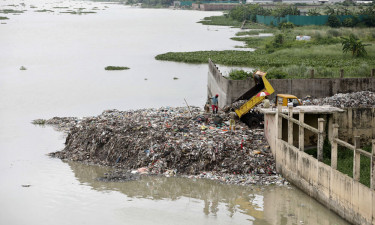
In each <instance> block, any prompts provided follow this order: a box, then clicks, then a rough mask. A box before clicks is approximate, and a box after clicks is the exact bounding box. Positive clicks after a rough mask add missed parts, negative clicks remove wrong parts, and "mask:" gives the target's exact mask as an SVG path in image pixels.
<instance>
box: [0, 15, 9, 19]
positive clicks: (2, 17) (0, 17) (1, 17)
mask: <svg viewBox="0 0 375 225" xmlns="http://www.w3.org/2000/svg"><path fill="white" fill-rule="evenodd" d="M0 20H9V18H8V17H4V16H0Z"/></svg>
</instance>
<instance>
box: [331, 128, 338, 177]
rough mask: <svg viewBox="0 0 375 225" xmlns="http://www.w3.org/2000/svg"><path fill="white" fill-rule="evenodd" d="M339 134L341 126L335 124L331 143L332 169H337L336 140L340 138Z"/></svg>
mask: <svg viewBox="0 0 375 225" xmlns="http://www.w3.org/2000/svg"><path fill="white" fill-rule="evenodd" d="M338 134H339V125H338V124H336V123H335V124H333V132H332V141H331V146H332V149H331V167H332V169H335V170H336V169H337V142H336V138H338Z"/></svg>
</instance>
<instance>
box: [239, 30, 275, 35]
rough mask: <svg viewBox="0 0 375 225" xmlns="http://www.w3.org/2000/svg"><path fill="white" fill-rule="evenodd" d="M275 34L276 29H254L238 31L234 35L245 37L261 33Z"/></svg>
mask: <svg viewBox="0 0 375 225" xmlns="http://www.w3.org/2000/svg"><path fill="white" fill-rule="evenodd" d="M275 32H277V30H276V29H270V28H269V29H256V30H249V31H240V32H237V33H236V36H245V35H259V34H261V33H275Z"/></svg>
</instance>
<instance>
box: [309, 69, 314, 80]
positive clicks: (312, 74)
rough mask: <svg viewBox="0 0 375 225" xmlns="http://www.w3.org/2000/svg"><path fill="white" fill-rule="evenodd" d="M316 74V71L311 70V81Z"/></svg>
mask: <svg viewBox="0 0 375 225" xmlns="http://www.w3.org/2000/svg"><path fill="white" fill-rule="evenodd" d="M314 73H315V71H314V69H312V70H310V78H311V79H313V78H314Z"/></svg>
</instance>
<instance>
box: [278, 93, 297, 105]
mask: <svg viewBox="0 0 375 225" xmlns="http://www.w3.org/2000/svg"><path fill="white" fill-rule="evenodd" d="M279 102H281V103H282V104H283V106H287V105H288V102H293V105H297V106H299V105H302V103H301V101H300V100H299V99H298V98H297V97H296V96H294V95H289V94H277V95H276V101H275V104H276V106H277V104H278V103H279Z"/></svg>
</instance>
